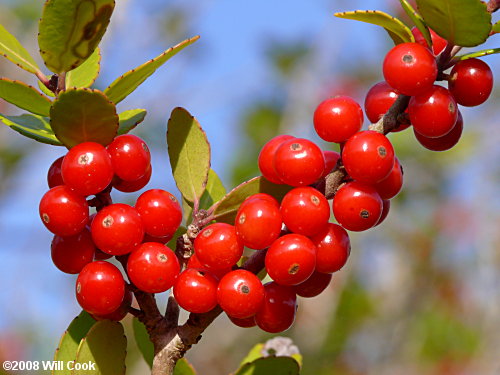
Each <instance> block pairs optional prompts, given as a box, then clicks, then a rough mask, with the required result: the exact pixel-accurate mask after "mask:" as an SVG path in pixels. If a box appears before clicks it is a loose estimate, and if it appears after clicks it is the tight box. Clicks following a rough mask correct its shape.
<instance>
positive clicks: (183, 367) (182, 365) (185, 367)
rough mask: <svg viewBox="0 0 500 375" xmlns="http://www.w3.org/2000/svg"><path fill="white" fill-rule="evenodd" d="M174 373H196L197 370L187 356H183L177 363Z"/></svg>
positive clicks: (194, 374)
mask: <svg viewBox="0 0 500 375" xmlns="http://www.w3.org/2000/svg"><path fill="white" fill-rule="evenodd" d="M174 375H196V371H195V370H194V367H193V366H192V365H191V364H190V363H189V362H188V361H187V359H186V358H181V359H179V360H178V361H177V363H176V364H175V368H174Z"/></svg>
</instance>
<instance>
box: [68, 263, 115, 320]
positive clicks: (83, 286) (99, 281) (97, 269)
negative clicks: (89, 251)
mask: <svg viewBox="0 0 500 375" xmlns="http://www.w3.org/2000/svg"><path fill="white" fill-rule="evenodd" d="M124 296H125V281H124V280H123V276H122V274H121V272H120V270H119V269H118V268H116V267H115V266H114V265H112V264H111V263H108V262H103V261H97V262H92V263H89V264H87V265H86V266H85V267H84V268H83V270H82V272H80V274H79V275H78V278H77V280H76V298H77V300H78V303H79V304H80V306H81V307H82V308H83V309H84V310H85V311H87V312H88V313H90V314H95V315H106V314H110V313H112V312H113V311H115V310H116V309H118V308H119V307H120V305H121V303H122V302H123V298H124Z"/></svg>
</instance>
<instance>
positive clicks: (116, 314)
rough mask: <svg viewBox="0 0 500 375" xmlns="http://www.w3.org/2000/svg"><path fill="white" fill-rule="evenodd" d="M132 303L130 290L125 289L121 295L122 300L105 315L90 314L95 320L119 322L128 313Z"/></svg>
mask: <svg viewBox="0 0 500 375" xmlns="http://www.w3.org/2000/svg"><path fill="white" fill-rule="evenodd" d="M131 305H132V292H131V291H130V290H128V289H127V288H126V289H125V296H124V297H123V301H122V303H121V304H120V307H118V308H117V309H116V310H115V311H113V312H112V313H109V314H106V315H92V318H94V319H95V320H106V319H107V320H113V321H115V322H119V321H120V320H122V319H123V318H125V317H126V316H127V314H128V310H129V308H130V306H131Z"/></svg>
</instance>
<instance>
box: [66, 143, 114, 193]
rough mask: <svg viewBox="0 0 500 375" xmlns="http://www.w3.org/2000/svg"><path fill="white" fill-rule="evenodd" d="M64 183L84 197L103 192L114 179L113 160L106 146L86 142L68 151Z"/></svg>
mask: <svg viewBox="0 0 500 375" xmlns="http://www.w3.org/2000/svg"><path fill="white" fill-rule="evenodd" d="M61 170H62V177H63V180H64V183H65V184H66V185H68V186H69V187H70V188H71V189H74V190H75V191H76V192H78V193H79V194H82V195H92V194H97V193H99V192H101V191H103V190H104V189H105V188H106V187H107V186H108V185H109V184H110V182H111V179H112V178H113V166H112V165H111V158H110V157H109V154H108V152H107V151H106V149H105V148H104V146H102V145H100V144H99V143H95V142H84V143H80V144H79V145H76V146H75V147H73V148H72V149H71V150H69V151H68V153H67V154H66V156H65V157H64V160H63V162H62V167H61Z"/></svg>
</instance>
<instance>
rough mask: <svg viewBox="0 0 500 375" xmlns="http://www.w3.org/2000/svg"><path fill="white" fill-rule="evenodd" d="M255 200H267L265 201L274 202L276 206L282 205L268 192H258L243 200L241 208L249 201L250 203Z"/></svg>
mask: <svg viewBox="0 0 500 375" xmlns="http://www.w3.org/2000/svg"><path fill="white" fill-rule="evenodd" d="M254 200H265V201H268V202H269V203H271V204H273V205H274V206H276V207H279V206H280V204H279V202H278V201H277V200H276V198H274V197H273V196H272V195H269V194H266V193H257V194H253V195H250V196H249V197H248V198H246V199H245V200H244V201H243V203H242V204H240V208H241V207H243V206H245V205H246V204H247V203H250V202H252V201H254Z"/></svg>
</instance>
